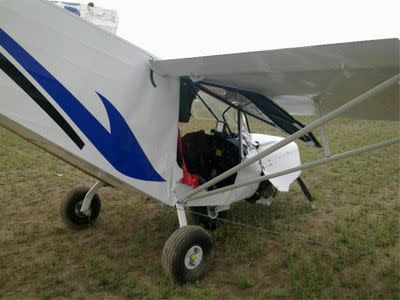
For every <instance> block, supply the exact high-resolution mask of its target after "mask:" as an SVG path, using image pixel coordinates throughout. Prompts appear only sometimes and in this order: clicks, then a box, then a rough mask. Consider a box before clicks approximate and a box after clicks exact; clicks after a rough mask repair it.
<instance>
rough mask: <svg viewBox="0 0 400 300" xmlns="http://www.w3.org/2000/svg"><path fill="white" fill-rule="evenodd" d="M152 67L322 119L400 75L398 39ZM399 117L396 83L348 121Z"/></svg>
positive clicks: (178, 61)
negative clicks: (249, 93)
mask: <svg viewBox="0 0 400 300" xmlns="http://www.w3.org/2000/svg"><path fill="white" fill-rule="evenodd" d="M152 67H153V69H154V70H155V71H156V72H158V73H160V74H162V75H169V76H178V77H183V76H189V77H190V78H192V80H194V81H195V80H200V81H206V82H210V83H214V84H220V85H224V86H230V87H233V88H238V89H243V90H249V91H253V92H257V93H259V94H262V95H264V96H265V97H267V98H268V99H271V100H272V101H274V102H275V103H276V104H278V105H279V106H280V107H281V108H283V109H284V110H286V111H287V112H288V113H290V114H291V115H298V116H318V115H323V114H326V113H328V112H330V111H332V110H334V109H335V108H337V107H339V106H341V105H342V104H344V103H346V102H348V101H350V100H352V99H353V98H355V97H357V96H359V95H360V94H362V93H364V92H366V91H368V90H370V89H372V88H374V87H375V86H377V85H378V84H380V83H382V82H384V81H385V80H387V79H389V78H391V77H393V76H395V75H397V74H399V73H400V70H399V40H398V39H385V40H373V41H362V42H353V43H343V44H333V45H323V46H313V47H303V48H293V49H283V50H271V51H260V52H251V53H239V54H227V55H217V56H208V57H198V58H186V59H174V60H161V61H154V62H153V63H152ZM399 114H400V106H399V85H398V84H395V85H393V86H391V87H390V88H388V89H386V90H385V91H383V92H381V93H379V94H377V95H375V96H373V97H371V98H370V99H368V100H367V101H366V102H365V103H363V104H362V105H360V106H358V107H356V108H354V109H353V110H351V111H349V112H347V113H345V114H344V117H349V118H354V119H376V120H399Z"/></svg>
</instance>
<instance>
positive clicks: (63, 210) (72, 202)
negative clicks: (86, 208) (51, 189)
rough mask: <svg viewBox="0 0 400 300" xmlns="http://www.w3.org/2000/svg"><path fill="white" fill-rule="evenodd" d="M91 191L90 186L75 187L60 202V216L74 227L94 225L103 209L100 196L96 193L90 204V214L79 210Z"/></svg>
mask: <svg viewBox="0 0 400 300" xmlns="http://www.w3.org/2000/svg"><path fill="white" fill-rule="evenodd" d="M88 191H89V188H87V187H84V186H78V187H75V188H73V189H72V190H71V191H69V193H68V194H67V195H66V196H65V198H64V199H62V201H61V203H60V217H61V220H62V221H63V222H64V223H65V224H66V225H67V226H68V227H70V228H72V229H84V228H88V227H89V226H90V225H93V224H94V223H95V222H96V220H97V218H98V216H99V214H100V211H101V201H100V197H99V196H98V195H97V194H95V195H94V197H93V199H92V203H91V205H90V211H91V213H90V215H89V216H86V215H83V214H81V213H80V212H79V210H80V208H81V206H82V203H83V199H85V195H86V194H87V192H88Z"/></svg>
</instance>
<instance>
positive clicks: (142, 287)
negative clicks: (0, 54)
mask: <svg viewBox="0 0 400 300" xmlns="http://www.w3.org/2000/svg"><path fill="white" fill-rule="evenodd" d="M196 125H201V124H196ZM206 125H207V126H209V125H208V124H206ZM399 126H400V125H399V123H384V122H364V121H362V122H354V121H347V120H337V121H335V122H332V123H330V124H329V125H328V128H327V129H328V132H329V135H330V141H331V148H332V150H333V152H334V153H338V152H339V151H344V150H347V149H351V148H353V147H357V146H362V145H365V144H366V143H375V142H378V141H380V140H383V139H387V138H391V137H393V136H398V135H399V134H400V132H399V131H400V127H399ZM192 129H194V128H192V127H188V126H186V127H185V128H184V130H186V131H188V130H192ZM266 129H267V128H265V127H262V128H261V127H260V125H259V124H253V131H258V132H266ZM267 130H269V129H267ZM268 132H271V131H268ZM299 144H300V143H299ZM300 146H301V150H302V160H303V161H309V160H311V159H317V158H320V157H321V155H322V154H321V151H319V150H314V149H310V148H307V146H305V145H303V144H300ZM399 174H400V147H399V146H392V147H390V148H385V149H381V150H378V151H375V152H372V153H370V154H369V155H368V154H364V155H361V156H357V157H355V158H353V159H347V160H342V161H339V162H336V163H333V164H331V165H327V166H322V167H318V168H316V169H313V170H308V171H305V172H304V173H303V179H304V180H305V182H306V183H307V184H308V186H309V188H310V189H311V191H312V193H313V194H314V196H315V197H316V209H315V210H313V209H311V208H310V206H308V205H307V202H306V200H305V198H304V196H303V195H302V193H301V192H300V189H299V188H298V187H297V185H293V187H292V191H291V192H290V193H288V194H278V197H277V199H276V201H275V202H273V204H272V206H270V207H262V206H261V207H260V206H257V205H252V204H249V203H247V202H245V201H242V202H239V203H237V204H235V205H234V206H233V207H232V210H231V211H230V214H229V218H230V219H231V220H234V221H237V222H241V223H245V224H251V225H254V226H257V227H262V228H265V229H268V230H271V231H276V232H279V234H275V233H272V232H270V231H261V230H255V229H251V228H246V227H243V226H239V225H233V224H226V225H225V226H223V227H221V228H219V229H218V230H217V231H215V232H213V233H212V237H213V240H214V242H215V245H216V257H215V261H214V264H213V268H212V270H211V272H210V273H209V274H208V276H206V278H205V279H204V280H202V281H200V282H198V283H196V284H193V285H187V286H183V287H181V286H176V285H174V284H173V283H171V282H170V281H169V280H168V279H167V278H165V277H164V275H163V274H162V270H161V251H162V248H163V245H164V243H165V241H166V240H167V238H168V237H169V235H170V234H171V233H172V232H173V231H174V230H175V229H176V228H177V226H178V221H177V218H176V214H175V213H174V211H173V210H171V209H170V208H167V207H163V206H161V205H159V204H158V203H157V202H155V201H150V200H149V199H146V198H145V197H141V196H137V195H129V194H126V193H124V192H121V191H118V190H115V189H111V188H105V189H103V190H102V191H101V192H100V196H101V197H102V199H103V202H102V204H103V208H102V214H101V218H100V220H99V223H98V224H97V225H96V226H94V227H92V228H90V229H88V230H86V231H79V232H74V231H71V230H69V229H66V228H65V227H64V225H63V224H62V223H61V222H60V220H59V217H58V202H59V200H60V199H61V198H62V197H63V196H64V195H65V193H66V192H67V191H68V190H69V189H70V188H72V187H73V186H75V185H78V184H85V185H91V184H92V183H93V182H94V180H93V179H92V178H89V177H88V176H86V175H84V174H83V173H81V172H79V171H77V170H76V169H74V168H73V167H70V166H68V165H66V164H65V163H63V162H62V161H60V160H58V159H56V158H54V157H52V156H50V155H48V154H46V153H45V152H43V151H42V150H40V149H38V148H37V147H35V146H32V145H30V144H28V143H27V142H25V141H23V140H21V139H20V138H18V137H16V136H15V135H13V134H12V133H10V132H8V131H6V130H4V129H0V217H1V218H0V298H5V299H26V298H35V299H36V298H44V299H52V298H57V297H58V298H75V299H86V298H88V299H99V298H100V299H101V298H104V299H119V298H135V299H136V298H137V299H159V298H173V299H217V298H218V299H240V298H242V299H244V298H246V299H277V298H296V299H300V298H325V299H326V298H341V299H343V298H347V299H354V298H362V299H375V298H386V299H399V294H400V275H399V265H400V247H399V215H400V200H399V194H400V193H399V185H400V177H399ZM305 240H308V241H305Z"/></svg>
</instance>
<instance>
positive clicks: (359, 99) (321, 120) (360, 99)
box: [177, 74, 400, 203]
mask: <svg viewBox="0 0 400 300" xmlns="http://www.w3.org/2000/svg"><path fill="white" fill-rule="evenodd" d="M399 80H400V74H397V75H395V76H393V77H392V78H390V79H388V80H386V81H384V82H382V83H381V84H379V85H377V86H376V87H374V88H372V89H371V90H369V91H367V92H365V93H363V94H361V95H360V96H358V97H356V98H354V99H353V100H351V101H349V102H347V103H345V104H343V105H342V106H340V107H338V108H337V109H335V110H333V111H331V112H330V113H328V114H326V115H324V116H323V117H321V118H319V119H317V120H315V121H314V122H312V123H310V124H309V125H307V126H306V127H304V128H302V129H300V130H299V131H297V132H296V133H294V134H292V135H290V136H288V137H287V138H285V139H283V140H282V141H280V142H278V143H276V144H274V145H272V146H271V147H269V148H267V149H265V150H263V151H261V152H260V153H258V154H257V155H255V156H253V157H251V158H250V159H248V160H247V161H244V162H242V163H240V164H238V165H236V166H234V167H233V168H231V169H229V170H227V171H226V172H224V173H222V174H220V175H218V176H217V177H215V178H213V179H212V180H210V181H208V182H206V183H204V184H203V185H201V186H199V187H198V188H196V189H194V190H192V191H190V192H188V193H187V194H186V195H184V196H183V197H181V198H180V199H178V201H177V203H184V202H187V201H188V200H189V199H191V198H193V196H194V195H196V194H198V193H200V192H202V191H204V190H206V189H207V188H209V187H211V186H213V185H215V184H216V183H218V182H220V181H222V180H224V179H225V178H227V177H229V176H231V175H233V174H235V173H237V172H238V171H239V170H241V169H243V168H245V167H247V166H249V165H251V164H252V163H254V162H256V161H258V160H260V159H261V158H263V157H265V156H267V155H269V154H271V153H273V152H275V151H277V150H278V149H280V148H282V147H284V146H286V145H287V144H289V143H291V142H293V141H295V140H297V139H298V138H300V137H302V136H303V135H305V134H307V133H309V132H310V131H312V130H313V129H315V128H318V127H321V126H322V125H324V124H325V123H327V122H329V121H330V120H332V119H334V118H335V117H337V116H338V115H340V114H342V113H344V112H345V111H348V110H349V109H351V108H353V107H354V106H356V105H358V104H360V103H362V102H364V101H365V100H367V99H368V98H370V97H371V96H373V95H375V94H376V93H378V92H380V91H381V90H384V89H386V88H387V87H389V86H391V85H393V84H398V83H399ZM335 157H336V156H335ZM331 158H332V157H331ZM291 172H294V171H291ZM281 175H283V174H281ZM278 176H279V175H278ZM246 184H248V183H246ZM206 194H208V195H209V193H206ZM203 197H205V195H201V198H203Z"/></svg>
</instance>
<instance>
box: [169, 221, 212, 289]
mask: <svg viewBox="0 0 400 300" xmlns="http://www.w3.org/2000/svg"><path fill="white" fill-rule="evenodd" d="M213 257H214V246H213V243H212V241H211V237H210V235H209V234H208V232H207V231H206V230H204V229H203V228H201V227H198V226H193V225H189V226H185V227H182V228H179V229H178V230H176V231H175V232H174V233H173V234H172V235H171V236H170V237H169V239H168V240H167V242H166V243H165V246H164V249H163V253H162V266H163V269H164V271H165V273H166V274H167V275H168V276H169V277H171V278H172V279H173V280H174V281H175V282H176V283H178V284H184V283H187V282H195V281H197V280H199V279H201V278H202V276H203V275H204V274H205V273H206V272H207V271H208V270H209V268H210V265H211V262H212V259H213Z"/></svg>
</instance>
